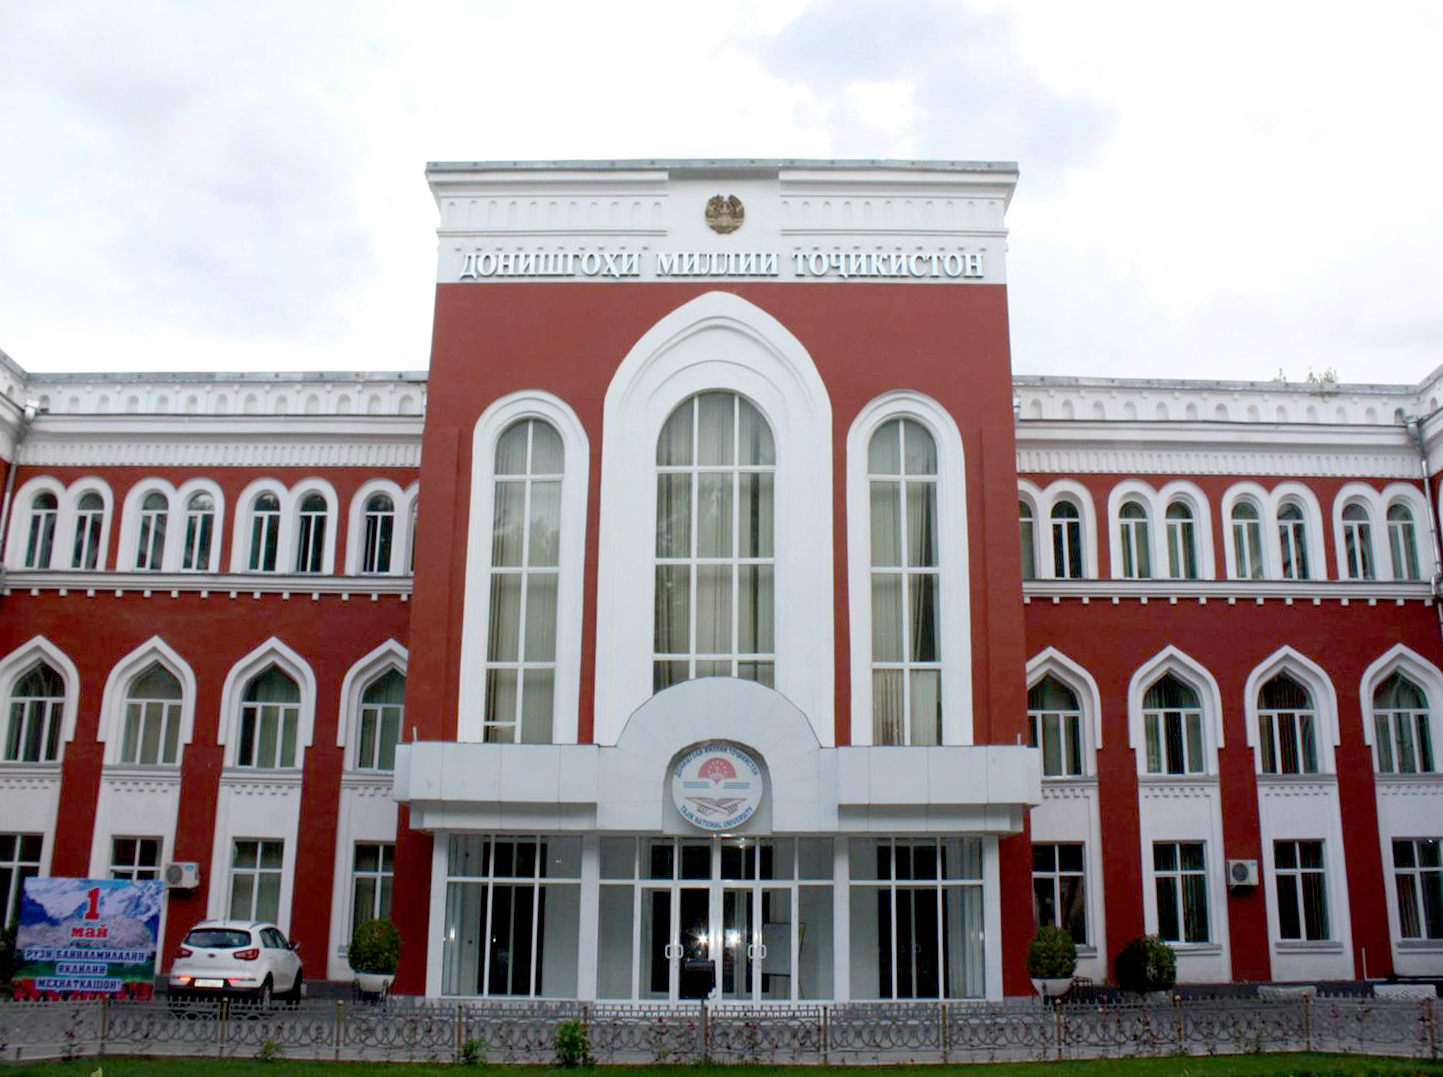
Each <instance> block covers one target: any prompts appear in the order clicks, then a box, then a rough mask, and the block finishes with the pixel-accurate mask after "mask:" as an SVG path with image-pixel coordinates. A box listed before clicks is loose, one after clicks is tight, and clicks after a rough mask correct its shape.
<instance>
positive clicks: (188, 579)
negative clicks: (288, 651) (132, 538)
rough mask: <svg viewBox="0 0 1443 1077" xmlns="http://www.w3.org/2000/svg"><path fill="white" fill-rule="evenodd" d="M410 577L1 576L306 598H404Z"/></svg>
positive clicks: (57, 585) (8, 590)
mask: <svg viewBox="0 0 1443 1077" xmlns="http://www.w3.org/2000/svg"><path fill="white" fill-rule="evenodd" d="M411 586H412V577H411V576H409V575H406V576H379V575H378V576H339V575H328V574H322V573H315V574H312V573H284V572H144V571H141V572H82V571H79V570H72V569H64V570H61V569H44V570H39V569H25V570H20V571H12V572H9V573H7V574H6V576H5V587H4V593H5V594H13V593H15V592H20V591H29V592H31V593H32V594H37V595H38V594H39V593H40V592H41V591H58V592H60V593H61V594H65V593H68V592H70V591H80V592H83V593H85V594H87V595H89V594H100V593H101V592H111V591H113V592H114V593H115V594H116V595H117V596H120V595H124V594H126V593H127V592H137V591H138V592H148V593H169V592H172V591H173V592H176V593H180V592H186V593H192V592H196V591H199V592H201V593H203V594H208V595H214V594H229V595H230V596H231V597H235V596H237V595H241V594H273V593H276V592H281V593H283V594H286V595H290V594H292V593H294V594H297V595H306V594H328V595H329V594H346V595H348V594H358V595H369V594H404V595H409V594H410V593H411Z"/></svg>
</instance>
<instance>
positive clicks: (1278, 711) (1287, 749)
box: [1257, 672, 1319, 774]
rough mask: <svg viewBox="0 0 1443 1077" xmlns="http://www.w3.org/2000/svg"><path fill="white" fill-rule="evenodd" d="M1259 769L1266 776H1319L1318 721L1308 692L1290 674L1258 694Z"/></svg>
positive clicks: (1278, 677)
mask: <svg viewBox="0 0 1443 1077" xmlns="http://www.w3.org/2000/svg"><path fill="white" fill-rule="evenodd" d="M1257 736H1258V769H1259V771H1260V772H1261V773H1263V774H1316V773H1318V754H1319V753H1318V718H1317V713H1316V708H1315V706H1314V704H1313V699H1312V696H1311V695H1310V694H1309V692H1308V690H1307V688H1305V687H1304V686H1303V685H1302V684H1300V683H1299V682H1298V681H1297V680H1296V679H1294V678H1293V677H1291V676H1289V675H1288V674H1287V673H1286V672H1283V673H1279V674H1278V675H1277V676H1275V677H1273V678H1272V679H1271V680H1269V681H1268V682H1267V683H1266V684H1264V685H1263V686H1262V689H1261V690H1260V692H1259V693H1258V733H1257Z"/></svg>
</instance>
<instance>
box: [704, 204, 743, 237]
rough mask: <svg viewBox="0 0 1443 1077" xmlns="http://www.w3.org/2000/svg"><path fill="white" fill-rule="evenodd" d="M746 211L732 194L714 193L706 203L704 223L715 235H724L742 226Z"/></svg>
mask: <svg viewBox="0 0 1443 1077" xmlns="http://www.w3.org/2000/svg"><path fill="white" fill-rule="evenodd" d="M746 213H747V211H746V210H745V209H744V208H743V206H742V200H741V199H740V198H738V197H737V196H736V195H734V194H729V195H725V196H723V195H719V194H714V195H712V196H711V199H710V200H709V201H708V202H707V204H706V223H707V225H708V226H709V227H710V228H711V230H712V231H713V232H715V233H717V235H721V236H725V235H729V234H730V233H732V232H735V231H736V230H737V229H738V228H740V227H741V226H742V219H743V218H745V217H746Z"/></svg>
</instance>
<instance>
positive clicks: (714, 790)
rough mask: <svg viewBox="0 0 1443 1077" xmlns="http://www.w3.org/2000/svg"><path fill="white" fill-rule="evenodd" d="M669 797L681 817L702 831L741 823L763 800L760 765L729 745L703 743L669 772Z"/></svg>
mask: <svg viewBox="0 0 1443 1077" xmlns="http://www.w3.org/2000/svg"><path fill="white" fill-rule="evenodd" d="M671 799H672V802H673V803H674V804H675V805H676V810H677V811H679V812H681V814H682V818H684V819H685V820H686V821H687V822H689V823H691V824H692V826H695V827H700V828H701V829H702V830H713V831H724V830H732V829H734V828H736V827H739V826H741V825H742V824H743V823H745V822H746V821H747V820H748V819H750V818H751V817H752V815H753V814H755V813H756V810H757V808H759V807H761V803H762V768H761V767H760V766H758V765H757V761H756V760H755V759H753V758H752V757H751V755H749V754H748V753H747V752H744V751H742V749H740V748H736V747H733V746H732V745H730V744H703V745H701V746H700V747H698V748H693V749H692V750H691V751H689V752H687V753H686V755H684V756H682V757H681V759H680V760H679V761H678V762H677V764H676V768H675V769H674V770H673V771H672V772H671Z"/></svg>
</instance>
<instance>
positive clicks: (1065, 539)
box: [1052, 501, 1082, 580]
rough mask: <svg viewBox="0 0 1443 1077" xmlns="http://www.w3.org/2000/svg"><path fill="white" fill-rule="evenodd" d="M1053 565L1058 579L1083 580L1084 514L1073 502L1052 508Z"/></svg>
mask: <svg viewBox="0 0 1443 1077" xmlns="http://www.w3.org/2000/svg"><path fill="white" fill-rule="evenodd" d="M1052 565H1053V573H1054V574H1055V575H1056V576H1057V578H1058V579H1064V580H1080V579H1082V514H1081V513H1079V512H1078V511H1077V506H1076V505H1074V504H1073V503H1072V502H1071V501H1059V502H1058V503H1057V504H1055V505H1053V506H1052Z"/></svg>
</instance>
